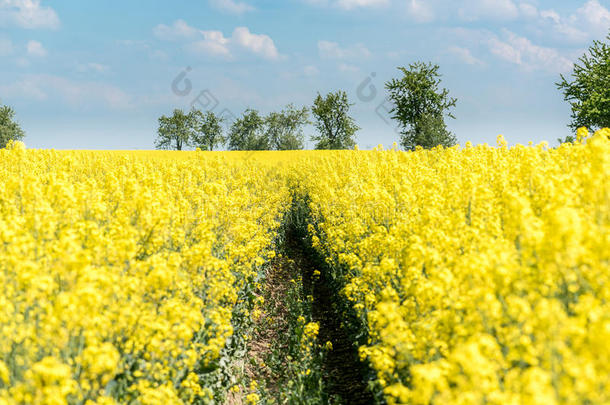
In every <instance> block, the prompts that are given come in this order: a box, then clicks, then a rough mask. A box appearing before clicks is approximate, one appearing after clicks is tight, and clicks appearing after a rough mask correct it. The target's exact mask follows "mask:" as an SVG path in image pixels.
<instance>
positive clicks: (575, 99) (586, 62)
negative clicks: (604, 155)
mask: <svg viewBox="0 0 610 405" xmlns="http://www.w3.org/2000/svg"><path fill="white" fill-rule="evenodd" d="M606 39H607V40H610V34H609V35H608V36H607V37H606ZM557 87H558V88H559V90H561V91H562V92H563V96H564V99H565V101H567V102H569V103H570V106H571V108H572V121H571V122H570V124H569V127H570V128H572V129H573V130H576V129H578V128H580V127H587V128H590V129H594V130H595V129H599V128H605V127H610V45H609V44H607V43H604V42H601V41H594V42H593V45H591V46H590V47H589V49H588V51H587V52H586V53H585V54H584V55H583V56H582V57H581V58H580V59H579V60H578V62H576V64H574V71H573V72H572V77H571V80H568V79H567V78H566V77H564V76H563V75H561V81H560V82H559V83H557Z"/></svg>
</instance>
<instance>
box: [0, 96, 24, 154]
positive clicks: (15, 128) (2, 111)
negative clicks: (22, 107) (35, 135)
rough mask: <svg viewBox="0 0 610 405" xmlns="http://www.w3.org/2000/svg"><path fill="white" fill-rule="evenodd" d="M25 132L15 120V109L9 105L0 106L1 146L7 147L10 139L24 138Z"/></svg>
mask: <svg viewBox="0 0 610 405" xmlns="http://www.w3.org/2000/svg"><path fill="white" fill-rule="evenodd" d="M24 136H25V133H24V132H23V130H22V129H21V127H20V126H19V124H18V123H17V122H16V121H15V111H14V110H13V109H12V108H11V107H9V106H7V105H2V106H0V148H5V147H6V145H7V144H8V142H9V141H11V140H13V141H19V140H21V139H23V137H24Z"/></svg>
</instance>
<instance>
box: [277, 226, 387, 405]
mask: <svg viewBox="0 0 610 405" xmlns="http://www.w3.org/2000/svg"><path fill="white" fill-rule="evenodd" d="M286 245H287V246H286V248H287V251H288V254H289V255H290V257H291V259H292V260H294V262H295V264H296V265H297V266H298V267H299V269H300V271H301V274H302V275H303V284H304V288H305V291H307V292H308V294H311V295H313V297H314V300H313V304H312V305H313V308H312V312H313V318H314V321H316V322H318V323H319V324H320V334H319V339H320V342H326V341H330V342H331V343H332V345H333V349H332V350H331V351H329V352H328V353H327V354H326V355H325V361H324V364H323V368H324V369H323V374H324V378H325V386H326V389H327V391H328V395H329V397H330V398H333V399H336V400H337V403H340V404H348V405H360V404H374V403H375V401H374V397H373V395H372V394H371V392H370V390H369V389H368V384H367V382H366V378H365V375H366V374H367V373H368V372H369V370H368V368H367V367H366V366H365V365H364V364H363V363H362V362H360V360H359V357H358V346H357V344H356V343H355V342H353V340H352V339H351V338H350V336H349V334H348V332H347V331H346V329H345V328H344V325H343V319H342V317H343V315H342V311H341V309H340V308H338V302H337V291H333V289H332V288H331V287H330V283H329V282H328V280H327V279H326V278H325V277H324V272H323V271H322V273H321V274H320V276H316V275H314V270H319V269H320V270H321V269H322V268H323V266H324V263H323V262H320V260H319V258H318V257H317V255H316V253H315V252H314V251H313V249H312V248H311V247H310V246H308V244H307V242H306V240H305V238H304V237H303V236H302V235H299V233H298V232H297V231H295V230H289V231H288V232H287V243H286Z"/></svg>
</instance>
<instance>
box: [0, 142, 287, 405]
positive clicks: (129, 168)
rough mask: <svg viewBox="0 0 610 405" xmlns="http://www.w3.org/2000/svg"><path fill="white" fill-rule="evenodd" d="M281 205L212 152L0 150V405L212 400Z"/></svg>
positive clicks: (261, 183) (280, 188) (272, 188)
mask: <svg viewBox="0 0 610 405" xmlns="http://www.w3.org/2000/svg"><path fill="white" fill-rule="evenodd" d="M288 200H289V193H288V189H287V187H286V186H285V182H284V181H283V178H282V177H281V176H279V175H278V173H277V171H276V170H275V169H272V168H271V167H266V166H265V167H263V165H256V164H253V163H249V162H246V161H242V160H240V159H230V158H225V157H223V156H220V155H217V154H202V153H197V152H188V153H184V154H172V153H170V152H167V153H165V154H161V153H157V152H155V153H150V154H147V153H140V152H60V151H44V150H27V149H25V148H24V147H20V145H12V147H10V148H7V149H5V150H0V403H2V404H5V403H10V404H34V403H35V404H58V405H59V404H68V403H79V404H93V403H99V404H112V403H141V404H173V403H182V402H184V403H190V402H193V401H198V402H200V403H201V402H206V401H211V400H213V398H211V396H212V395H213V392H212V390H211V389H210V388H209V387H206V386H205V384H202V383H201V382H202V375H203V374H204V373H206V370H210V369H211V364H212V363H214V361H215V360H216V359H217V358H218V356H219V353H220V351H221V349H222V348H223V347H224V346H225V342H226V340H227V338H228V337H230V336H231V335H232V333H233V330H232V326H231V318H232V310H233V307H234V305H235V304H236V299H237V297H238V293H239V291H240V290H241V289H242V288H243V287H244V286H245V285H246V284H247V283H249V282H250V280H251V279H252V276H253V273H254V272H255V268H256V266H257V265H260V264H261V263H262V262H263V261H264V260H265V258H266V255H267V254H268V253H270V252H269V248H270V245H271V242H272V239H273V238H274V235H275V234H276V231H277V229H278V227H279V223H280V221H281V216H282V211H283V210H285V207H287V206H289V203H288Z"/></svg>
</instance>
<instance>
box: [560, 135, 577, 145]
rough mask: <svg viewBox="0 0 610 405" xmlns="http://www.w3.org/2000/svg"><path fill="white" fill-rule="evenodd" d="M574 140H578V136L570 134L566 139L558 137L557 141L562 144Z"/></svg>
mask: <svg viewBox="0 0 610 405" xmlns="http://www.w3.org/2000/svg"><path fill="white" fill-rule="evenodd" d="M574 141H576V138H575V137H574V135H568V136H566V137H565V138H564V139H561V138H557V142H559V144H560V145H561V144H562V143H574Z"/></svg>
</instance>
